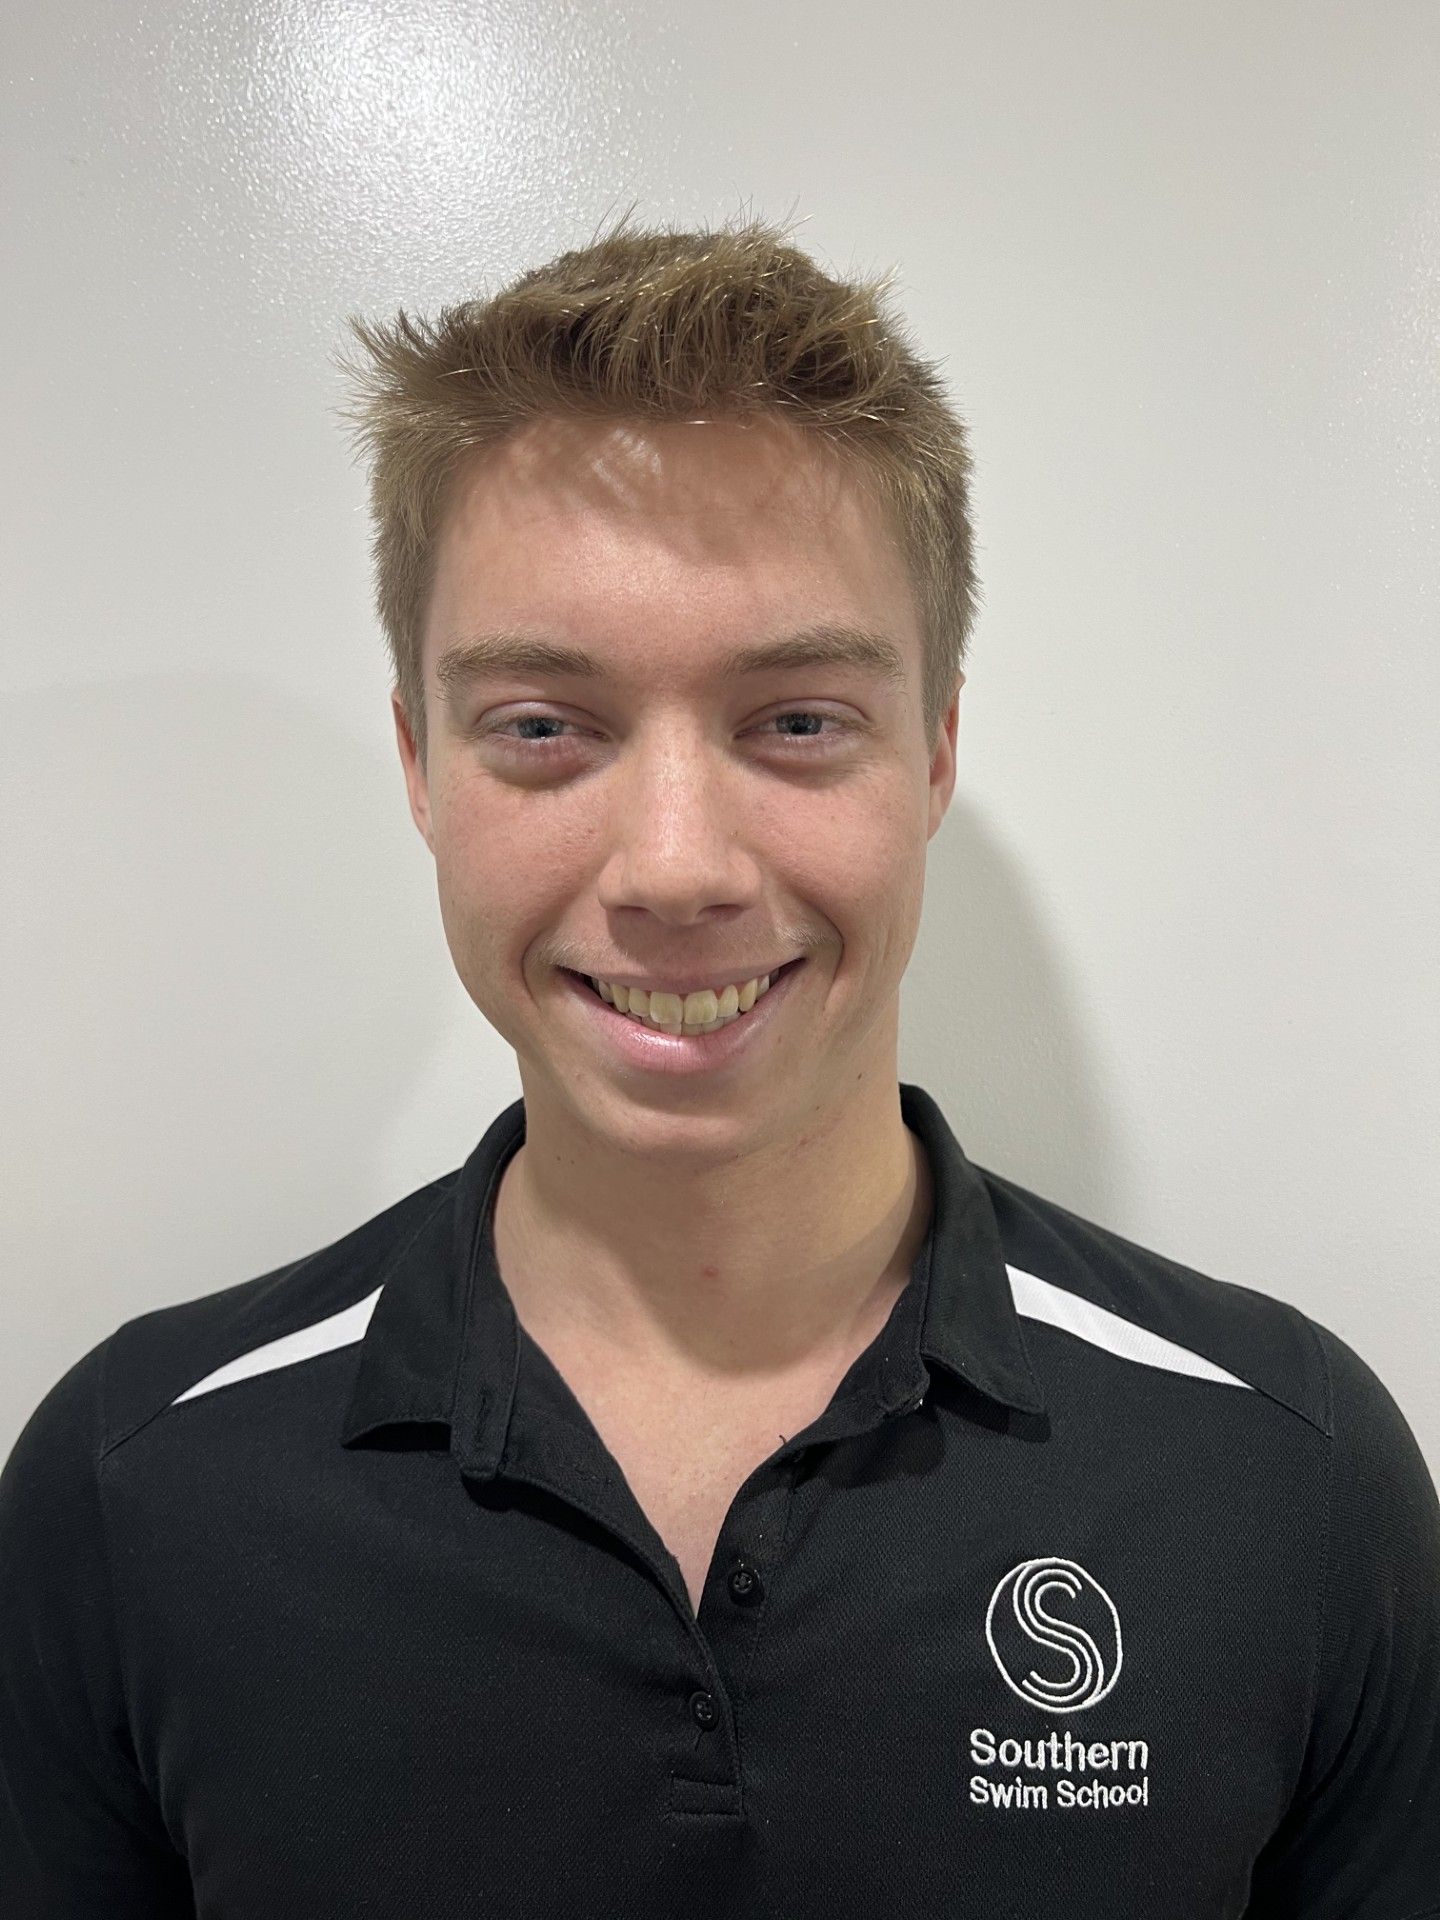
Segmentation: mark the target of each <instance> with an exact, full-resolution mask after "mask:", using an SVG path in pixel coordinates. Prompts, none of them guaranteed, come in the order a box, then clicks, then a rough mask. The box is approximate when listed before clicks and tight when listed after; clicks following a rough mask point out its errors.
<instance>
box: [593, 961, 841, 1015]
mask: <svg viewBox="0 0 1440 1920" xmlns="http://www.w3.org/2000/svg"><path fill="white" fill-rule="evenodd" d="M804 964H805V956H804V955H803V954H801V955H799V956H798V957H797V958H796V959H794V960H788V961H786V963H785V965H784V966H782V967H777V968H776V969H775V971H774V972H773V973H772V974H771V975H770V976H769V980H768V983H767V985H766V986H765V988H764V990H763V991H762V992H757V993H756V994H755V995H754V996H753V998H752V999H751V1001H750V1003H749V1005H747V1006H741V1005H739V1004H737V1005H735V1006H734V1007H733V1008H732V1009H730V1010H729V1011H725V1012H722V1011H720V1008H721V1007H723V1005H724V996H721V997H720V998H719V999H718V1000H717V1012H716V1017H715V1018H714V1019H713V1020H708V1021H703V1022H696V1023H690V1022H686V1021H684V1020H683V1019H679V1020H677V1019H675V1018H673V1017H672V1018H670V1019H666V1020H656V1019H654V1018H653V1017H652V1015H651V1013H650V1004H651V998H650V996H649V995H648V994H647V995H645V996H644V999H645V1007H646V1010H645V1012H644V1013H643V1014H642V1013H637V1012H635V1011H634V1010H633V1006H632V1005H627V1006H624V1007H621V1006H617V1005H616V1003H615V1001H614V1000H613V999H612V998H610V997H609V996H608V995H606V994H603V993H601V992H600V990H599V989H598V987H597V986H596V985H595V982H594V980H592V979H591V977H590V976H589V975H588V974H584V973H577V972H576V971H575V969H574V968H573V967H561V968H560V972H562V973H568V974H569V975H570V977H571V979H572V980H578V981H579V982H580V984H581V985H582V986H583V987H584V988H585V989H586V990H587V991H588V992H589V993H591V994H593V995H594V996H595V998H596V999H597V1000H598V1001H599V1002H600V1004H601V1005H602V1006H604V1007H608V1008H609V1010H610V1012H611V1013H613V1014H614V1015H615V1017H616V1019H618V1020H631V1021H633V1022H634V1024H635V1025H636V1026H637V1027H646V1028H648V1029H649V1030H650V1032H652V1033H669V1034H681V1033H683V1034H707V1033H718V1032H719V1031H720V1029H721V1028H722V1027H728V1026H731V1025H733V1024H734V1022H735V1021H737V1020H743V1019H744V1018H745V1017H746V1015H747V1014H748V1013H750V1012H751V1011H752V1010H753V1009H754V1008H755V1007H758V1006H759V1004H760V1002H761V1001H762V1000H763V999H765V997H766V995H767V994H769V993H770V992H771V990H772V989H773V988H774V986H775V985H776V983H777V982H778V981H780V980H783V979H784V978H785V975H786V974H787V973H793V972H794V971H795V969H796V967H800V966H803V965H804ZM727 994H728V989H727ZM636 997H637V998H638V997H639V996H638V994H637V996H636ZM677 998H679V996H676V995H670V996H669V997H668V1003H667V1006H666V1011H667V1013H668V1012H671V1011H672V1009H673V1008H674V1006H675V1004H676V1000H677ZM682 1004H683V1003H682Z"/></svg>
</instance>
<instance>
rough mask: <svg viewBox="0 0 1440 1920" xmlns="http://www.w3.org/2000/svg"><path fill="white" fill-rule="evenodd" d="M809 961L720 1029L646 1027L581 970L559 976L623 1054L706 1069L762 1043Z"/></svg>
mask: <svg viewBox="0 0 1440 1920" xmlns="http://www.w3.org/2000/svg"><path fill="white" fill-rule="evenodd" d="M804 968H805V962H804V961H803V960H802V961H800V962H799V964H798V965H796V966H792V967H791V968H790V969H789V971H788V972H787V973H783V974H781V975H780V977H779V979H777V980H776V981H775V982H774V983H773V985H772V986H770V987H769V988H768V989H767V991H766V992H765V993H764V994H763V995H762V997H761V998H760V999H759V1000H757V1001H756V1002H755V1005H754V1006H753V1007H752V1008H751V1010H750V1012H749V1013H742V1014H741V1015H740V1017H739V1019H738V1020H732V1021H730V1023H729V1024H728V1026H723V1027H721V1028H720V1030H719V1031H718V1032H717V1033H661V1032H659V1031H658V1030H657V1029H656V1028H654V1027H645V1026H642V1025H641V1024H640V1022H639V1021H638V1020H632V1019H630V1017H629V1016H628V1015H627V1014H623V1013H617V1012H616V1011H615V1009H614V1007H612V1006H611V1005H610V1003H609V1001H608V1000H602V999H601V998H600V995H599V994H598V993H596V991H595V989H594V988H593V987H590V986H587V985H586V983H585V982H584V981H583V980H582V979H581V978H580V976H579V975H578V974H574V973H567V972H565V971H564V969H563V968H562V969H560V978H561V979H562V980H563V981H564V983H565V985H566V986H567V987H569V988H570V990H571V991H572V992H573V993H574V995H575V997H576V998H577V999H578V1000H579V1002H580V1005H581V1008H582V1010H583V1011H584V1012H586V1013H588V1014H589V1016H590V1018H591V1019H592V1020H593V1022H594V1024H595V1028H596V1030H597V1032H598V1033H599V1035H600V1037H601V1039H602V1041H603V1042H604V1043H605V1044H607V1045H609V1046H610V1047H612V1048H613V1049H614V1050H615V1052H616V1053H617V1054H618V1055H619V1056H620V1058H621V1059H622V1060H626V1061H628V1062H630V1064H631V1065H633V1066H637V1067H646V1068H648V1069H649V1070H650V1071H651V1072H652V1073H704V1072H706V1071H710V1070H713V1069H714V1068H716V1067H723V1066H727V1065H728V1064H729V1063H730V1061H732V1060H736V1059H738V1058H739V1057H740V1055H741V1054H743V1053H746V1052H749V1051H751V1050H752V1049H754V1048H755V1047H756V1046H758V1045H759V1044H760V1042H761V1040H762V1038H763V1036H764V1034H765V1033H766V1032H767V1031H768V1030H769V1028H770V1027H772V1026H773V1025H774V1023H775V1020H776V1018H777V1017H778V1015H779V1013H780V1010H781V1008H782V1007H783V1006H784V1004H785V1002H786V1001H787V1000H788V999H789V998H790V992H791V989H792V987H793V986H794V984H795V981H796V980H797V979H798V977H799V976H800V974H801V973H802V972H803V971H804Z"/></svg>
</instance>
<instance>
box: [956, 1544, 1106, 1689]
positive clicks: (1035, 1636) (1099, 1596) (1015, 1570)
mask: <svg viewBox="0 0 1440 1920" xmlns="http://www.w3.org/2000/svg"><path fill="white" fill-rule="evenodd" d="M1052 1593H1059V1594H1063V1595H1064V1596H1065V1605H1064V1607H1063V1609H1062V1610H1061V1612H1060V1613H1059V1614H1054V1613H1051V1612H1049V1611H1048V1609H1047V1607H1046V1605H1045V1601H1046V1598H1047V1596H1048V1595H1050V1594H1052ZM985 1638H986V1640H987V1641H988V1642H989V1645H990V1651H991V1653H993V1654H994V1656H995V1664H996V1666H997V1667H999V1669H1000V1672H1001V1675H1002V1676H1003V1678H1004V1681H1005V1684H1006V1685H1007V1686H1008V1687H1009V1688H1010V1690H1011V1692H1012V1693H1018V1694H1019V1696H1020V1698H1021V1699H1022V1700H1028V1701H1029V1702H1030V1704H1031V1705H1032V1706H1036V1707H1043V1708H1045V1709H1046V1711H1047V1712H1049V1713H1079V1712H1080V1711H1081V1710H1082V1709H1083V1708H1085V1707H1093V1706H1094V1705H1095V1703H1096V1701H1097V1700H1103V1699H1104V1698H1105V1696H1106V1694H1107V1693H1109V1691H1110V1689H1111V1688H1112V1687H1113V1686H1114V1684H1115V1682H1116V1680H1117V1679H1119V1677H1120V1661H1121V1657H1122V1650H1121V1644H1120V1616H1119V1614H1118V1613H1116V1611H1115V1603H1114V1601H1112V1600H1111V1598H1110V1596H1109V1594H1108V1593H1106V1591H1105V1589H1104V1588H1103V1587H1102V1586H1101V1585H1100V1582H1099V1581H1098V1580H1096V1579H1095V1578H1094V1576H1093V1575H1092V1574H1088V1573H1087V1572H1086V1571H1085V1569H1084V1568H1083V1567H1082V1566H1080V1565H1078V1564H1077V1562H1075V1561H1074V1560H1057V1559H1054V1558H1050V1557H1042V1558H1040V1559H1038V1560H1022V1561H1021V1562H1020V1564H1019V1566H1018V1567H1012V1568H1011V1570H1010V1572H1009V1573H1007V1574H1006V1575H1005V1578H1004V1579H1003V1580H1002V1581H1001V1582H1000V1584H999V1585H998V1586H997V1587H996V1589H995V1591H994V1593H993V1594H991V1596H990V1606H989V1609H988V1611H987V1612H986V1615H985ZM1036 1647H1043V1648H1044V1649H1045V1650H1046V1652H1047V1653H1048V1654H1049V1655H1051V1656H1052V1657H1051V1658H1050V1659H1049V1660H1047V1661H1046V1662H1045V1663H1044V1665H1045V1666H1046V1668H1047V1671H1046V1672H1044V1673H1037V1672H1036V1671H1035V1668H1034V1667H1033V1666H1032V1665H1031V1664H1030V1663H1031V1660H1032V1659H1033V1650H1034V1648H1036Z"/></svg>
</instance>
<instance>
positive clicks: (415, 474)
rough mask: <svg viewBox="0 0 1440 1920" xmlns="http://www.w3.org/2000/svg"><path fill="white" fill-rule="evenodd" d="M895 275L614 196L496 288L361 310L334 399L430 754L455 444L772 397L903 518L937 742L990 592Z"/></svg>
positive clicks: (386, 619)
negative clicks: (411, 305)
mask: <svg viewBox="0 0 1440 1920" xmlns="http://www.w3.org/2000/svg"><path fill="white" fill-rule="evenodd" d="M892 280H893V273H886V274H882V275H879V276H875V277H863V278H858V279H852V280H842V279H837V278H834V277H832V276H831V275H829V274H827V273H826V272H824V271H823V270H822V268H821V267H820V266H819V265H818V264H817V263H816V261H815V260H813V259H812V258H811V257H810V255H808V254H806V253H804V252H802V251H801V250H800V249H799V248H798V247H796V246H794V245H792V244H791V242H790V240H789V238H788V236H787V234H786V232H785V231H784V230H783V229H782V228H780V227H777V226H774V225H771V224H769V223H767V222H765V221H761V220H758V219H754V218H745V219H734V220H730V221H727V222H726V223H724V224H723V225H721V226H720V227H717V228H715V229H713V230H709V231H701V232H676V231H673V230H671V229H668V228H655V227H649V228H642V227H639V226H637V225H635V224H634V223H633V221H632V218H631V216H630V215H628V214H626V215H622V216H621V218H620V219H619V221H618V222H617V223H616V224H615V225H614V226H613V228H612V229H611V230H610V231H609V232H608V233H602V234H601V235H600V236H599V237H597V238H596V239H595V240H594V241H593V242H592V244H591V245H589V246H586V247H582V248H579V249H576V250H573V251H571V252H567V253H562V254H560V255H558V256H557V257H556V258H555V259H553V260H552V261H550V262H549V263H548V265H545V266H540V267H535V268H533V269H532V270H531V271H529V272H527V273H524V274H522V275H521V276H520V277H519V278H518V279H517V280H514V281H512V282H511V284H510V285H508V286H506V287H504V288H502V289H501V291H499V292H498V293H494V294H492V295H490V296H489V297H488V298H477V299H470V300H465V301H462V302H460V303H458V304H456V305H453V306H445V307H442V308H441V310H440V313H439V317H438V318H437V319H435V320H426V319H423V318H419V317H414V316H411V315H410V314H407V313H406V312H405V311H404V310H403V309H402V310H401V311H399V312H398V313H397V315H396V318H395V320H394V322H393V323H391V324H384V323H374V322H371V321H368V320H366V319H364V318H362V317H360V316H358V315H351V316H349V319H348V321H347V325H348V327H349V329H350V331H351V333H352V334H353V335H354V336H355V338H356V339H357V340H358V341H359V343H360V346H361V348H362V349H363V354H362V357H361V358H360V359H358V360H351V359H348V358H347V357H346V356H345V355H344V354H343V352H342V353H340V354H339V355H338V363H339V365H340V367H341V369H342V370H343V372H344V373H345V375H346V376H347V377H348V378H349V379H350V380H351V381H352V383H353V397H352V399H351V402H350V403H349V404H348V405H345V406H342V407H341V408H340V409H339V412H340V413H341V415H342V416H343V417H344V418H345V419H346V420H347V421H348V422H349V423H350V425H351V428H352V435H353V442H354V444H355V446H356V448H357V450H358V451H360V452H362V453H363V454H364V455H365V456H366V458H367V459H368V462H369V467H370V512H371V519H372V524H373V541H372V547H371V552H372V557H373V562H374V572H375V605H376V611H377V613H378V615H379V619H380V624H381V626H382V628H383V630H384V634H385V639H386V643H387V645H388V649H389V653H390V658H391V662H392V666H393V669H394V681H395V688H396V691H397V693H398V696H399V699H400V703H401V706H402V708H403V711H404V713H405V715H406V719H407V721H408V723H409V725H410V729H411V733H412V737H413V738H414V739H415V741H416V744H417V747H418V749H419V753H420V759H421V764H422V765H423V764H424V762H425V743H426V728H425V687H424V670H423V664H422V662H423V653H422V640H423V634H424V628H425V621H426V612H427V604H428V600H429V596H430V591H431V586H432V583H433V579H434V568H435V554H436V547H437V544H438V532H439V528H440V525H441V521H442V518H443V512H444V507H445V504H446V500H447V497H448V493H449V483H450V481H451V478H452V476H453V475H454V473H455V472H456V470H457V467H458V466H459V464H460V462H461V460H462V459H463V458H464V457H465V456H466V455H468V454H470V453H472V452H474V451H475V450H478V449H481V448H485V447H491V446H495V445H497V444H498V443H499V442H500V441H502V440H504V439H505V438H506V437H507V436H509V435H510V434H512V433H513V432H515V431H516V430H517V429H518V428H520V427H521V426H522V425H524V424H525V423H526V422H528V421H530V420H532V419H535V418H536V417H538V416H547V415H548V416H556V417H561V418H564V417H570V418H575V417H581V416H585V417H592V418H593V417H601V418H620V419H630V420H652V421H653V420H669V419H693V418H694V417H696V416H697V415H702V416H713V417H730V418H734V417H737V416H753V415H755V414H757V413H761V414H763V413H767V412H768V413H771V414H773V415H776V416H780V417H782V418H784V419H787V420H789V421H791V422H793V423H795V424H797V425H799V426H800V427H802V428H803V429H805V430H806V431H808V432H811V433H814V434H815V435H816V436H817V438H818V439H820V440H822V441H824V442H826V443H827V444H829V445H830V446H832V447H833V448H835V449H836V450H837V451H838V452H840V453H841V454H842V455H843V456H845V457H848V458H851V459H853V460H855V461H856V462H858V463H859V464H860V466H861V468H862V469H863V471H864V472H865V473H866V474H867V475H868V477H869V478H870V480H871V481H872V482H873V484H874V486H875V488H876V490H877V492H878V496H879V498H880V500H881V502H882V504H883V506H884V507H885V509H886V510H887V512H888V514H889V516H890V523H891V525H892V526H893V528H894V529H895V532H896V536H897V538H898V540H899V543H900V547H901V551H902V555H903V557H904V559H905V561H906V564H907V566H908V570H909V577H910V580H911V582H912V587H913V590H914V593H915V598H916V606H917V610H918V612H919V615H920V623H921V633H922V639H923V647H924V660H923V673H922V699H923V711H924V722H925V735H926V740H927V743H928V745H929V747H930V749H931V750H932V751H933V748H934V745H935V743H936V741H937V739H938V732H939V726H940V722H941V720H942V718H943V716H944V713H945V711H946V709H947V707H948V705H949V702H950V699H951V697H952V695H953V694H954V691H955V683H956V680H957V677H958V675H959V673H960V671H961V669H962V667H963V665H964V662H965V659H966V656H967V652H968V645H969V639H970V634H971V630H972V628H973V626H974V623H975V619H976V617H977V615H978V612H979V606H980V597H981V590H980V585H979V581H978V580H977V578H976V574H975V562H974V536H973V531H972V527H971V519H970V499H969V490H970V477H971V461H970V455H969V451H968V447H967V443H966V430H965V426H964V424H963V422H962V420H961V419H960V417H959V415H958V414H957V413H956V411H955V410H954V408H953V406H952V405H951V404H950V402H949V401H948V399H947V397H946V394H945V389H944V384H943V381H942V378H941V375H940V372H939V369H938V366H937V365H936V364H934V363H933V362H930V361H927V360H925V359H923V358H921V357H920V355H919V354H918V353H917V352H916V351H915V350H914V348H913V346H912V345H911V343H910V341H909V338H908V335H907V332H906V329H905V326H904V324H903V322H902V321H900V320H899V319H898V318H897V317H896V316H895V314H894V313H893V312H892V311H890V310H889V307H888V300H889V294H890V289H891V283H892Z"/></svg>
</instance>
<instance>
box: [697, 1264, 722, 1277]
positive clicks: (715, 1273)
mask: <svg viewBox="0 0 1440 1920" xmlns="http://www.w3.org/2000/svg"><path fill="white" fill-rule="evenodd" d="M700 1277H701V1279H702V1280H718V1279H719V1278H720V1269H719V1267H701V1269H700Z"/></svg>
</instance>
